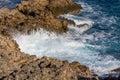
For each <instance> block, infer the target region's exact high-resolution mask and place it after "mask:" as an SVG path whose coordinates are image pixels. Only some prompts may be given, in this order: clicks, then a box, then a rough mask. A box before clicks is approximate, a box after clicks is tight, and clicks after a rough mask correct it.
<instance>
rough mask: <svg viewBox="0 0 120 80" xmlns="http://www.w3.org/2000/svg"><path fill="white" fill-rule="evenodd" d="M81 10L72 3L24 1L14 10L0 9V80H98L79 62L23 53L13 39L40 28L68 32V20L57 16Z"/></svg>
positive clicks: (51, 0)
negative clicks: (17, 34)
mask: <svg viewBox="0 0 120 80" xmlns="http://www.w3.org/2000/svg"><path fill="white" fill-rule="evenodd" d="M80 9H81V6H80V5H78V4H76V3H73V2H72V0H23V1H22V2H21V3H20V4H18V5H16V8H15V9H12V10H10V9H7V8H2V9H0V65H1V66H0V80H97V77H96V76H92V75H91V73H90V70H89V68H88V67H86V66H84V65H81V64H80V63H78V62H72V63H69V62H68V61H67V60H65V61H61V60H59V59H55V58H49V57H42V58H36V56H35V55H28V54H26V53H23V52H21V51H20V49H19V46H18V44H17V43H16V41H14V40H13V39H12V37H11V35H12V34H15V33H16V32H18V31H19V32H22V33H23V32H26V31H27V32H30V31H31V30H36V29H39V28H44V29H46V30H48V31H54V32H57V33H63V32H66V31H67V21H66V20H60V19H58V18H57V16H58V15H60V14H66V13H75V12H76V11H80Z"/></svg>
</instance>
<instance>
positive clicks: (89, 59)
mask: <svg viewBox="0 0 120 80" xmlns="http://www.w3.org/2000/svg"><path fill="white" fill-rule="evenodd" d="M82 6H83V8H84V10H83V13H81V14H84V12H85V13H86V14H85V15H82V16H81V17H78V16H75V15H70V14H67V15H62V17H65V18H67V19H70V20H73V21H74V22H75V23H76V25H82V24H88V26H84V27H80V28H79V27H76V26H73V25H69V26H68V28H69V32H68V33H66V34H63V35H56V34H54V33H49V32H47V31H44V30H43V29H41V30H38V31H35V32H34V31H33V33H31V34H30V35H26V34H24V35H21V34H17V35H15V36H14V39H15V40H16V41H17V43H18V44H19V46H20V49H21V51H23V52H26V53H29V54H30V55H36V56H37V57H42V56H49V57H55V58H59V59H62V60H69V61H70V62H72V61H79V62H80V63H81V64H85V65H87V66H89V67H90V69H91V70H93V72H95V73H98V74H101V73H102V74H103V73H106V72H109V71H110V70H112V69H115V68H118V67H120V61H119V60H117V59H115V58H114V57H113V56H112V55H100V53H99V52H98V51H96V50H95V49H94V48H97V49H99V48H100V49H103V50H104V48H106V46H104V45H91V44H88V43H87V40H91V41H97V40H99V39H106V35H111V34H110V33H106V32H104V31H102V32H101V33H98V32H94V33H91V34H89V35H88V34H84V35H82V33H83V32H84V31H86V30H88V29H90V28H91V27H92V25H93V24H94V23H98V24H106V23H107V25H108V26H110V25H111V24H112V23H114V22H115V17H114V16H113V17H106V16H105V15H104V16H102V17H100V18H99V19H97V20H96V19H95V20H94V19H92V20H91V16H93V15H94V16H101V14H102V12H98V11H94V9H93V8H92V7H91V6H90V5H88V4H87V3H82ZM98 7H99V6H97V8H98ZM99 8H100V7H99ZM87 13H88V14H87Z"/></svg>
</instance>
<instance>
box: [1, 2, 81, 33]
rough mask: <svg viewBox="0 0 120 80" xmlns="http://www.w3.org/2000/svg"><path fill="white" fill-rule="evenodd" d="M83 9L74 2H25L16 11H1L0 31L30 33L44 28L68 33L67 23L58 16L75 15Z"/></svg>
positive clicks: (4, 9)
mask: <svg viewBox="0 0 120 80" xmlns="http://www.w3.org/2000/svg"><path fill="white" fill-rule="evenodd" d="M81 9H82V7H81V6H80V5H78V4H76V3H73V2H72V0H23V1H22V2H21V3H20V4H18V5H16V8H15V9H14V10H10V9H7V8H2V9H0V31H1V28H2V30H11V28H14V31H15V30H17V31H20V32H26V31H27V32H29V31H31V30H33V29H34V30H36V29H39V28H44V29H46V30H48V31H55V32H57V33H63V32H66V31H67V21H65V20H59V19H58V18H57V16H58V15H60V14H66V13H75V12H77V11H80V10H81ZM12 30H13V29H12ZM3 32H5V31H3ZM9 32H10V31H9ZM12 32H13V31H12Z"/></svg>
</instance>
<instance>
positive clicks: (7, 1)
mask: <svg viewBox="0 0 120 80" xmlns="http://www.w3.org/2000/svg"><path fill="white" fill-rule="evenodd" d="M20 2H21V0H0V8H2V7H7V8H10V9H13V8H15V6H16V4H18V3H20Z"/></svg>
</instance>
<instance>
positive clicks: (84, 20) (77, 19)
mask: <svg viewBox="0 0 120 80" xmlns="http://www.w3.org/2000/svg"><path fill="white" fill-rule="evenodd" d="M60 17H64V18H66V19H68V20H72V21H74V22H75V24H76V25H83V24H87V25H88V26H89V27H91V26H92V25H93V24H94V22H93V21H92V20H90V19H87V18H82V17H78V16H75V15H71V14H65V15H61V16H60Z"/></svg>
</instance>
